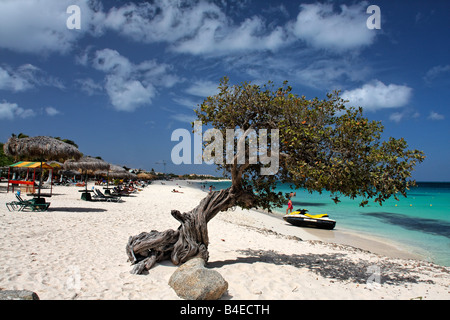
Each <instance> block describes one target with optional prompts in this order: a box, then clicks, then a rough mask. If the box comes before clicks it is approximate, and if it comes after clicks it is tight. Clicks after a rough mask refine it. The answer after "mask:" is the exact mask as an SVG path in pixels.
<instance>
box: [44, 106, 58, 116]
mask: <svg viewBox="0 0 450 320" xmlns="http://www.w3.org/2000/svg"><path fill="white" fill-rule="evenodd" d="M44 110H45V113H46V114H47V115H49V116H51V117H53V116H56V115H58V114H60V113H61V112H60V111H59V110H57V109H55V108H53V107H46V108H45V109H44Z"/></svg>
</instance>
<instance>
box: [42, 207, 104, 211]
mask: <svg viewBox="0 0 450 320" xmlns="http://www.w3.org/2000/svg"><path fill="white" fill-rule="evenodd" d="M47 211H63V212H106V211H108V210H106V209H102V208H82V207H49V208H48V210H47Z"/></svg>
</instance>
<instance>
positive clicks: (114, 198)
mask: <svg viewBox="0 0 450 320" xmlns="http://www.w3.org/2000/svg"><path fill="white" fill-rule="evenodd" d="M94 198H95V199H98V200H100V201H113V202H119V201H121V199H120V197H117V196H107V195H105V194H104V193H103V192H101V191H100V190H99V189H94Z"/></svg>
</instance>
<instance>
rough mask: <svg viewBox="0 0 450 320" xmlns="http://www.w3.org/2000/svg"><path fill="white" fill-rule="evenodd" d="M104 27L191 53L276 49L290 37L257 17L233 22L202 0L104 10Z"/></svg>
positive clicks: (136, 39)
mask: <svg viewBox="0 0 450 320" xmlns="http://www.w3.org/2000/svg"><path fill="white" fill-rule="evenodd" d="M104 28H105V29H112V30H114V31H117V32H119V33H120V34H122V35H124V36H127V37H131V38H132V39H134V40H135V41H138V42H143V43H154V42H165V43H169V44H170V48H171V49H172V50H174V51H176V52H182V53H190V54H193V55H204V54H207V55H215V56H217V55H223V54H227V53H230V52H240V51H243V50H245V51H248V50H251V51H255V50H276V49H278V48H279V47H281V46H282V45H284V44H285V43H287V42H288V38H289V37H288V35H287V32H286V31H285V30H284V28H283V26H275V27H271V28H269V27H267V26H266V22H265V20H264V19H262V18H261V17H259V16H253V17H250V18H248V19H246V20H245V21H243V22H242V23H240V24H236V23H234V21H232V19H230V18H229V17H228V16H227V15H226V14H225V12H224V10H223V9H222V8H220V7H219V6H217V5H216V4H214V3H207V2H204V1H200V2H192V3H189V2H184V3H183V4H182V5H180V2H179V1H167V0H159V1H158V0H157V1H154V2H153V3H147V2H146V3H140V4H135V3H129V4H126V5H124V6H122V7H119V8H112V9H111V10H110V11H109V12H107V13H105V19H104Z"/></svg>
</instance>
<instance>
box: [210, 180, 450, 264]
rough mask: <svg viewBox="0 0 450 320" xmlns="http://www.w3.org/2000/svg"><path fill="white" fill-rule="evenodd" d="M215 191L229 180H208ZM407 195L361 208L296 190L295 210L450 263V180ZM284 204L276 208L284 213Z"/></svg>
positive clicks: (424, 185)
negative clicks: (326, 218) (212, 181)
mask: <svg viewBox="0 0 450 320" xmlns="http://www.w3.org/2000/svg"><path fill="white" fill-rule="evenodd" d="M209 185H213V186H214V187H215V189H216V190H219V189H222V188H227V187H229V186H230V185H231V183H230V182H223V181H222V182H214V183H208V185H207V186H208V187H209ZM417 185H418V186H417V187H414V188H412V189H411V190H409V191H408V195H407V197H406V198H404V197H401V198H400V200H399V201H396V200H395V199H390V200H388V201H386V202H385V203H383V205H382V206H380V205H378V204H377V203H374V202H372V203H371V202H369V204H368V205H367V206H366V207H364V208H361V207H359V203H360V200H358V199H355V200H351V199H349V198H345V197H340V200H341V202H340V203H338V204H335V203H334V202H333V201H332V200H331V196H330V193H328V192H323V193H322V194H319V193H312V194H311V193H308V192H307V191H306V190H304V189H299V190H295V191H296V193H297V194H296V196H295V197H294V198H293V199H292V202H293V204H294V210H297V209H300V208H304V209H308V210H309V212H310V213H312V214H315V213H327V214H328V215H329V216H330V218H332V219H334V220H336V221H337V224H336V229H347V230H351V231H356V232H358V233H365V234H368V235H375V236H378V237H383V238H387V239H391V240H394V241H395V242H398V243H400V244H402V245H404V246H406V247H408V248H409V249H410V250H412V251H413V252H416V253H418V254H421V255H424V256H426V257H427V258H428V260H430V261H432V262H435V263H437V264H441V265H445V266H450V182H418V183H417ZM276 191H277V192H278V191H281V192H283V193H287V192H290V191H291V189H290V185H289V184H282V183H280V184H278V186H277V189H276ZM286 209H287V204H286V206H285V207H283V208H280V209H275V211H277V212H278V213H280V214H285V213H286Z"/></svg>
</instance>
